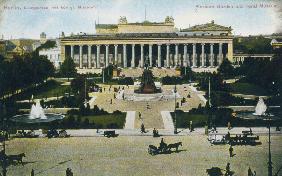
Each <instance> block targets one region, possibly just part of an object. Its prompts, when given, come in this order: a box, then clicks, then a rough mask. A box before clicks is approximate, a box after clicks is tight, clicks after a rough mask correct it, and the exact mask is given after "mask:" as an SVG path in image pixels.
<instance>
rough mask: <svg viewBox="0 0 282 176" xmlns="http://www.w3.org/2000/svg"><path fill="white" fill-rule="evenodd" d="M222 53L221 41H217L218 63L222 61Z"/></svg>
mask: <svg viewBox="0 0 282 176" xmlns="http://www.w3.org/2000/svg"><path fill="white" fill-rule="evenodd" d="M222 60H223V55H222V43H219V50H218V65H220V64H221V63H222Z"/></svg>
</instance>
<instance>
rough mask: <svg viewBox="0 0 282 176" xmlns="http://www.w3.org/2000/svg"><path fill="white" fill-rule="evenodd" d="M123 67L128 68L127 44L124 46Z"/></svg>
mask: <svg viewBox="0 0 282 176" xmlns="http://www.w3.org/2000/svg"><path fill="white" fill-rule="evenodd" d="M123 67H124V68H126V67H127V55H126V44H123Z"/></svg>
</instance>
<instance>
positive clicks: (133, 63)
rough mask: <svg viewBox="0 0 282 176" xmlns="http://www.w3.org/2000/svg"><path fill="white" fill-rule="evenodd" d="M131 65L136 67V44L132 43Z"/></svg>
mask: <svg viewBox="0 0 282 176" xmlns="http://www.w3.org/2000/svg"><path fill="white" fill-rule="evenodd" d="M131 51H132V52H131V67H132V68H134V67H135V44H132V48H131Z"/></svg>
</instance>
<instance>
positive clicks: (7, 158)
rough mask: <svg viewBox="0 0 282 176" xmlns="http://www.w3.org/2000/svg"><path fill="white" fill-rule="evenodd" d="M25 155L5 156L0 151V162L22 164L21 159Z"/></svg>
mask: <svg viewBox="0 0 282 176" xmlns="http://www.w3.org/2000/svg"><path fill="white" fill-rule="evenodd" d="M24 157H25V153H20V154H18V155H6V154H5V153H4V151H3V150H2V151H0V161H1V162H4V161H5V162H6V163H21V164H23V158H24Z"/></svg>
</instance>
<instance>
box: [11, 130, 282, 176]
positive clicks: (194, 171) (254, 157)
mask: <svg viewBox="0 0 282 176" xmlns="http://www.w3.org/2000/svg"><path fill="white" fill-rule="evenodd" d="M271 138H272V139H271V140H272V143H271V145H272V161H273V166H274V169H273V171H274V173H275V172H277V171H278V167H279V163H281V162H282V155H281V153H282V151H281V150H282V138H281V135H279V136H272V137H271ZM164 140H165V142H167V143H175V142H179V141H182V143H183V146H180V148H179V150H180V152H178V153H171V154H160V155H157V156H151V155H149V154H148V152H147V149H148V145H150V144H152V145H156V146H158V145H159V142H160V138H153V137H151V136H120V137H118V138H114V139H109V138H104V137H71V138H66V139H47V138H39V139H14V140H11V141H9V142H7V146H8V147H7V153H8V154H14V153H22V152H24V153H25V154H26V157H25V158H24V159H23V161H24V165H21V164H18V165H11V166H10V167H9V168H8V174H9V175H28V174H30V171H31V169H35V175H44V176H45V175H46V176H47V175H48V176H49V175H50V176H51V175H58V176H60V175H62V176H63V175H64V174H65V170H66V168H68V167H69V168H71V169H72V171H73V172H74V175H85V176H88V175H89V176H92V175H109V176H111V175H113V176H119V175H120V176H122V175H128V174H129V175H136V176H141V175H142V176H143V175H156V176H157V175H161V176H165V175H179V176H180V175H191V176H194V175H195V176H198V175H207V173H206V169H210V168H212V167H219V168H221V169H225V166H226V164H227V163H228V162H229V163H230V164H231V171H234V172H235V173H234V175H247V171H248V168H249V167H250V168H251V169H252V170H253V171H256V173H257V175H267V161H268V153H267V151H268V148H267V146H268V143H267V142H268V139H267V136H265V135H262V136H260V141H261V142H262V145H258V146H234V147H233V148H234V153H235V154H236V155H235V156H234V157H232V158H230V157H229V153H228V148H229V145H216V146H211V144H210V143H209V141H208V140H207V136H205V135H200V134H199V135H188V136H165V137H164ZM222 172H223V173H225V172H224V171H222Z"/></svg>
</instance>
